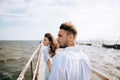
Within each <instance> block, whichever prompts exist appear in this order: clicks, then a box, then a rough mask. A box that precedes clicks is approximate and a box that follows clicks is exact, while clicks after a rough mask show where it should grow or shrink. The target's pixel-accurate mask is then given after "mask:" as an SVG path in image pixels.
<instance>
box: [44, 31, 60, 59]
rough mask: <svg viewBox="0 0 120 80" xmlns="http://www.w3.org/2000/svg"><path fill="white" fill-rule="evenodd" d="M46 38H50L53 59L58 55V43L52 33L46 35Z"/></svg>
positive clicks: (50, 51)
mask: <svg viewBox="0 0 120 80" xmlns="http://www.w3.org/2000/svg"><path fill="white" fill-rule="evenodd" d="M44 37H46V38H48V40H49V41H50V49H49V54H50V56H51V57H53V56H54V55H55V54H56V50H57V49H58V44H57V41H56V40H55V39H54V37H53V36H52V35H51V34H50V33H46V34H45V35H44Z"/></svg>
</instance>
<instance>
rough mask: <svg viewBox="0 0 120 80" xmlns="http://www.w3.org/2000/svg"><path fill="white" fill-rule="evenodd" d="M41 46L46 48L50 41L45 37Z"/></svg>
mask: <svg viewBox="0 0 120 80" xmlns="http://www.w3.org/2000/svg"><path fill="white" fill-rule="evenodd" d="M43 44H44V46H48V45H49V44H50V41H49V40H48V38H47V37H44V40H43Z"/></svg>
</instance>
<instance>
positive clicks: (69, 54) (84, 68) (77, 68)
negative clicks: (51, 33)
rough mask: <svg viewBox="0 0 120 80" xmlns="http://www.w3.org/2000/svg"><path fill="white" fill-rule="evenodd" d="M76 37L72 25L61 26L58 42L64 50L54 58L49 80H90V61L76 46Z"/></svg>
mask: <svg viewBox="0 0 120 80" xmlns="http://www.w3.org/2000/svg"><path fill="white" fill-rule="evenodd" d="M76 36H77V30H76V29H75V26H74V25H73V24H72V23H70V22H68V23H63V24H61V26H60V30H59V33H58V39H57V40H58V44H59V46H60V48H64V49H63V50H62V51H60V52H59V53H57V54H56V55H55V56H54V57H53V61H52V69H51V73H50V76H49V80H89V78H90V74H91V68H90V64H89V60H88V58H87V56H86V55H85V54H84V53H83V52H82V51H81V50H80V47H79V46H77V45H76V44H75V43H76Z"/></svg>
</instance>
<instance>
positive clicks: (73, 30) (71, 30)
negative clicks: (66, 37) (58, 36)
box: [59, 22, 77, 38]
mask: <svg viewBox="0 0 120 80" xmlns="http://www.w3.org/2000/svg"><path fill="white" fill-rule="evenodd" d="M59 29H63V30H65V31H67V32H68V33H69V34H73V36H74V38H76V36H77V30H76V28H75V26H74V25H73V24H72V23H71V22H65V23H62V24H61V25H60V28H59Z"/></svg>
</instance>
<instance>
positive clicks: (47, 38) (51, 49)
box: [43, 33, 58, 80]
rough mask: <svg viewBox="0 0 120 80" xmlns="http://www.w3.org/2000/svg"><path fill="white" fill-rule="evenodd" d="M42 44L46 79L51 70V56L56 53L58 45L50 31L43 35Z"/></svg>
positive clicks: (46, 79)
mask: <svg viewBox="0 0 120 80" xmlns="http://www.w3.org/2000/svg"><path fill="white" fill-rule="evenodd" d="M43 44H44V48H43V54H44V61H45V62H46V70H45V77H44V80H48V77H49V73H50V71H51V64H52V57H53V56H54V55H55V54H56V50H57V49H58V45H57V41H56V40H55V39H54V37H53V36H52V35H51V34H50V33H46V34H45V35H44V40H43Z"/></svg>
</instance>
